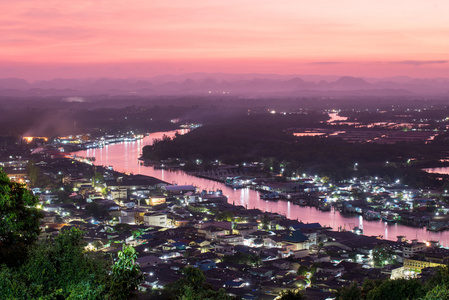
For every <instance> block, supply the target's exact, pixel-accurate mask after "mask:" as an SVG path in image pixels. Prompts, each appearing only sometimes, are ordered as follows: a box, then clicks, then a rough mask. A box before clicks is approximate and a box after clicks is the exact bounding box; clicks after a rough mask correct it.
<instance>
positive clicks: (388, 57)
mask: <svg viewBox="0 0 449 300" xmlns="http://www.w3.org/2000/svg"><path fill="white" fill-rule="evenodd" d="M431 2H432V3H431V4H433V5H429V3H428V2H426V3H424V2H422V1H419V0H408V1H405V0H398V1H394V3H390V2H379V1H374V0H367V1H349V0H342V1H333V0H316V1H298V0H286V1H283V2H282V3H277V2H273V1H268V0H259V1H255V0H247V1H237V0H229V1H218V0H209V1H184V0H171V1H162V0H155V1H138V0H136V1H131V2H125V1H119V0H110V1H106V0H100V1H87V0H86V1H56V0H47V1H40V2H36V1H31V0H19V1H5V2H4V3H2V11H3V14H2V16H3V18H2V21H0V26H2V38H1V40H0V46H1V47H0V58H1V59H2V60H3V64H8V65H10V66H16V70H19V69H20V70H23V71H24V72H25V70H27V69H26V67H24V66H27V65H28V66H29V68H30V70H31V69H32V68H33V66H37V65H39V66H46V67H45V69H47V70H48V74H50V73H51V74H57V72H56V70H57V69H58V68H59V67H61V66H68V67H69V68H70V70H72V73H68V72H65V73H64V74H65V75H64V76H70V74H72V75H71V77H77V76H78V75H79V76H81V75H82V73H85V72H87V70H92V69H95V67H94V66H96V68H98V70H106V69H105V68H104V67H102V66H107V65H114V66H118V65H120V66H126V67H124V68H121V70H122V71H123V70H128V71H126V72H125V71H123V72H125V73H126V74H128V73H132V70H135V68H137V66H140V65H145V66H148V67H147V68H148V69H150V70H151V73H156V72H161V73H162V72H167V70H179V69H183V70H189V71H204V70H209V71H225V70H230V71H234V72H264V71H265V70H266V71H267V72H275V73H301V72H313V73H317V72H327V73H333V72H337V71H338V70H340V74H341V72H346V71H348V72H354V73H361V72H364V73H365V74H370V72H376V74H377V73H381V72H382V68H383V69H384V70H383V72H384V73H385V74H390V73H391V70H393V71H394V72H397V73H400V72H408V71H409V69H408V68H410V67H414V72H415V73H419V72H421V71H422V72H426V74H431V73H432V72H436V73H438V74H440V73H445V72H447V70H446V68H447V65H446V64H444V63H440V64H437V63H430V62H438V61H445V60H446V59H447V53H449V41H448V39H447V38H446V36H447V34H448V33H449V23H448V22H447V17H446V12H447V11H448V10H449V2H442V1H431ZM376 62H392V63H376ZM401 62H402V63H401ZM404 62H408V63H404ZM413 62H415V63H413ZM421 62H423V63H421ZM424 62H426V63H424ZM431 65H432V66H431ZM437 65H438V66H437ZM56 66H59V67H56ZM132 66H133V67H132ZM165 66H170V68H168V67H165ZM82 67H83V68H84V69H83V68H82ZM360 68H361V69H360ZM417 69H419V70H417ZM50 70H53V71H50ZM74 70H76V71H74ZM139 70H140V69H139ZM0 72H1V70H0ZM139 72H142V71H139ZM32 73H35V72H32ZM97 73H100V71H98V72H97ZM1 74H3V73H0V75H1ZM61 74H62V73H61ZM89 74H90V73H89ZM104 74H105V75H106V74H107V72H106V73H104ZM123 74H124V73H123ZM404 74H405V73H404ZM406 74H408V73H406ZM3 76H4V75H3Z"/></svg>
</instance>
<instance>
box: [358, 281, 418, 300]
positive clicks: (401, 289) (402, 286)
mask: <svg viewBox="0 0 449 300" xmlns="http://www.w3.org/2000/svg"><path fill="white" fill-rule="evenodd" d="M424 295H425V289H424V287H423V285H422V284H421V283H420V282H419V281H418V280H417V279H409V280H407V279H396V280H390V279H388V280H385V281H383V282H382V284H380V285H379V286H376V287H375V288H374V289H372V290H371V291H370V292H368V294H367V297H366V299H368V300H390V299H391V300H401V299H403V300H406V299H419V298H421V297H423V296H424Z"/></svg>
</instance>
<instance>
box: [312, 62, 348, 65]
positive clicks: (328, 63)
mask: <svg viewBox="0 0 449 300" xmlns="http://www.w3.org/2000/svg"><path fill="white" fill-rule="evenodd" d="M310 64H311V65H338V64H343V62H341V61H314V62H311V63H310Z"/></svg>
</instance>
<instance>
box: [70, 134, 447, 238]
mask: <svg viewBox="0 0 449 300" xmlns="http://www.w3.org/2000/svg"><path fill="white" fill-rule="evenodd" d="M175 132H176V131H172V132H158V133H152V134H150V135H149V136H148V137H145V138H144V139H143V140H139V141H135V142H131V143H119V144H114V145H109V146H107V147H105V148H102V149H90V150H86V151H81V152H77V155H80V156H85V157H95V158H96V160H95V164H96V165H104V166H113V167H114V169H115V170H117V171H121V172H124V173H128V174H130V173H132V174H144V175H149V176H153V177H156V178H159V179H161V180H163V181H166V182H170V183H177V184H180V185H184V184H192V185H195V186H197V187H198V188H199V189H200V190H203V189H205V190H216V189H220V190H222V191H223V194H224V195H226V196H227V197H228V202H229V203H235V204H236V205H242V206H243V207H248V208H253V207H256V208H258V209H260V210H261V211H262V212H277V213H280V214H282V215H285V216H286V217H287V218H289V219H294V220H296V219H298V220H302V221H303V222H305V223H307V222H309V223H314V222H317V221H320V223H321V224H326V225H329V226H330V227H332V228H338V227H340V226H341V227H343V228H345V227H346V228H352V227H360V228H363V232H364V234H365V235H368V236H371V235H372V236H379V235H382V236H383V237H384V238H385V239H388V240H393V241H395V240H396V239H397V238H396V236H398V235H405V236H408V237H409V239H415V238H417V239H419V240H426V241H428V240H440V241H441V242H442V243H444V244H445V245H449V232H448V231H443V232H431V231H427V230H426V229H425V228H416V227H409V226H404V225H401V224H398V223H394V224H386V223H385V222H378V221H368V220H364V219H363V217H362V216H361V215H356V214H353V213H351V214H343V213H341V212H339V211H335V210H332V211H330V212H329V211H321V210H319V209H316V208H315V207H310V206H305V205H304V203H302V205H301V203H299V204H298V205H296V204H294V203H293V202H292V201H291V200H288V199H287V201H269V200H263V199H261V197H260V195H261V192H259V191H256V190H252V189H249V188H241V189H234V188H231V187H228V186H226V185H225V184H224V183H221V182H218V181H212V180H208V179H204V178H199V177H195V176H192V175H189V174H187V173H185V172H184V171H181V170H180V169H174V170H169V169H166V168H164V169H157V168H153V167H145V166H143V164H141V163H142V161H139V160H138V158H139V157H140V156H141V155H140V154H141V149H142V147H143V146H144V145H149V144H151V143H152V141H153V139H155V138H162V137H163V136H164V135H168V136H174V134H175ZM312 178H315V177H314V176H310V179H312ZM366 183H367V184H368V185H369V181H367V182H366ZM354 184H356V183H354V182H353V183H351V182H348V183H347V185H354ZM371 184H372V183H371ZM392 184H395V185H396V183H392ZM341 187H342V186H341ZM354 187H357V185H355V186H354ZM359 188H362V187H359ZM402 188H403V187H402V186H401V185H400V184H397V189H396V190H397V191H401V192H402ZM376 190H378V188H377V189H376ZM379 193H381V191H380V190H379ZM393 195H394V193H393ZM339 196H340V197H343V198H345V199H348V200H347V201H351V200H350V196H351V194H350V191H345V192H344V193H341V194H340V195H339ZM368 197H370V198H372V197H373V195H368ZM324 199H326V198H324ZM328 199H329V200H332V195H331V196H329V197H328ZM390 204H391V205H394V201H392V202H391V203H390Z"/></svg>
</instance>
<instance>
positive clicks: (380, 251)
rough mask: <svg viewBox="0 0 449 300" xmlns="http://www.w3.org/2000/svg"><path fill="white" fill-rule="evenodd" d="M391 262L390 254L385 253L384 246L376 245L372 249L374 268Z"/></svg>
mask: <svg viewBox="0 0 449 300" xmlns="http://www.w3.org/2000/svg"><path fill="white" fill-rule="evenodd" d="M392 261H393V256H392V254H391V252H389V251H387V249H386V245H378V246H376V247H374V249H373V263H374V266H375V267H383V266H385V265H386V264H390V263H391V262H392Z"/></svg>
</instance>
